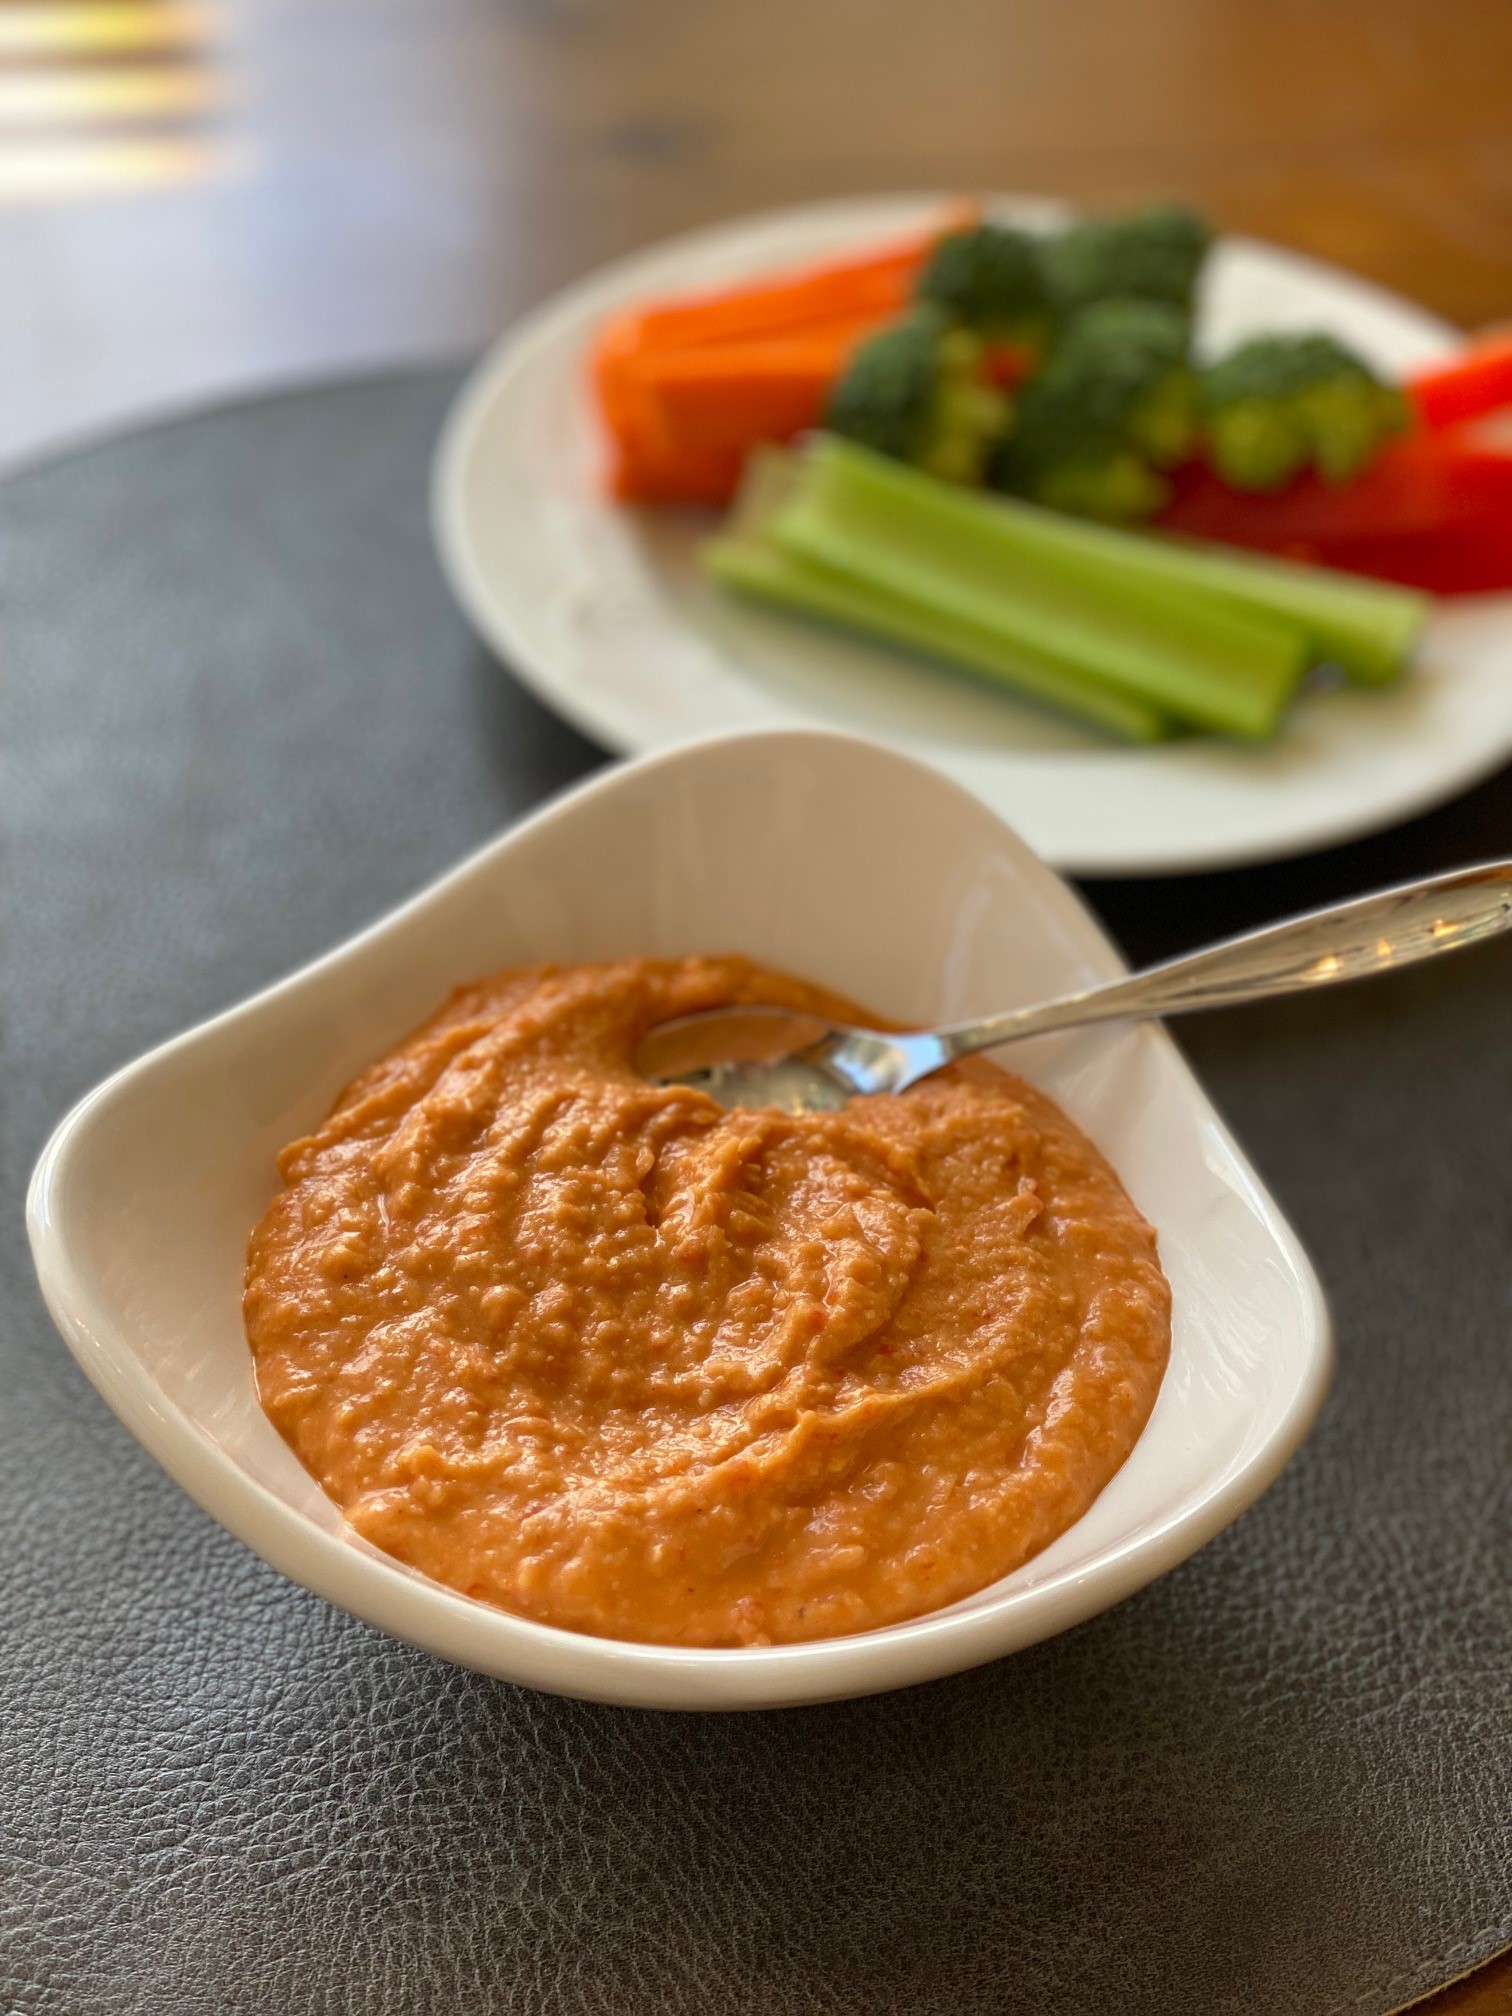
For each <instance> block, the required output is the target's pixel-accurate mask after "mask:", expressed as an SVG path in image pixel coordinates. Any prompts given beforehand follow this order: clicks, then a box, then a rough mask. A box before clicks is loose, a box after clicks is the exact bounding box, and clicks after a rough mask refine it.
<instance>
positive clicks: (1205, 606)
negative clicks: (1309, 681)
mask: <svg viewBox="0 0 1512 2016" xmlns="http://www.w3.org/2000/svg"><path fill="white" fill-rule="evenodd" d="M963 507H964V508H963ZM1078 529H1080V528H1078ZM1011 531H1012V527H1011V523H1010V525H1009V529H1008V533H1007V535H1005V533H1004V530H1003V527H1002V525H1001V524H1000V522H999V508H998V506H997V504H996V502H995V500H983V499H980V498H977V499H973V498H970V497H968V496H966V495H964V494H963V493H960V492H957V491H956V490H954V489H953V488H951V487H950V486H949V485H946V484H943V483H937V482H936V481H935V480H934V479H933V478H931V477H926V476H921V475H919V474H918V473H917V472H915V471H912V470H908V469H904V468H903V467H901V465H899V464H896V463H892V462H889V461H887V460H886V459H885V458H884V457H882V456H878V455H873V454H871V453H870V452H869V451H867V450H865V449H860V448H856V447H854V446H853V445H852V444H851V443H848V442H839V441H833V440H828V439H825V440H820V441H819V442H817V443H816V444H815V445H814V447H813V448H812V449H811V450H810V452H809V453H808V455H807V456H806V457H805V458H804V460H803V461H802V463H801V464H800V465H799V467H798V471H797V475H796V480H795V481H794V483H793V486H792V493H791V496H790V497H789V499H788V501H786V502H785V503H782V504H780V505H779V506H778V507H777V508H776V509H775V510H773V511H772V512H771V513H770V516H769V518H768V521H767V525H766V532H767V536H768V537H769V538H770V539H771V540H772V541H773V542H775V543H776V544H777V545H780V546H782V547H783V548H784V549H785V550H786V551H789V552H792V553H796V554H797V555H798V556H799V557H800V558H803V559H806V560H810V561H813V562H815V563H817V564H819V565H821V566H824V567H827V568H829V569H831V570H833V571H835V572H838V573H840V574H842V575H844V576H846V577H847V578H848V579H850V580H852V581H855V582H860V583H864V584H866V585H867V586H869V587H873V588H880V589H882V590H883V591H885V592H888V593H891V594H894V595H902V596H904V597H905V598H906V599H907V600H908V601H910V602H913V603H915V604H918V605H922V606H924V607H927V608H930V609H933V610H935V611H936V612H937V613H939V614H941V615H944V616H946V617H948V618H950V619H952V620H955V621H959V622H964V623H968V624H970V625H971V626H973V627H974V628H976V629H980V630H982V631H985V632H986V633H987V634H988V635H990V636H993V637H995V638H997V639H998V640H999V641H1000V642H1002V643H1004V644H1006V645H1009V646H1010V647H1012V648H1015V649H1020V650H1023V649H1028V650H1032V651H1034V652H1035V653H1037V654H1039V655H1041V656H1046V657H1050V658H1052V659H1055V660H1057V661H1059V662H1062V663H1066V662H1069V663H1072V664H1075V665H1077V666H1079V667H1080V668H1081V670H1082V671H1083V672H1084V673H1087V674H1090V675H1091V676H1093V677H1095V678H1098V679H1100V680H1101V681H1103V682H1104V683H1105V684H1107V685H1110V686H1113V687H1115V688H1117V690H1119V691H1120V692H1122V693H1124V694H1126V695H1127V696H1129V697H1130V698H1133V699H1136V700H1141V701H1143V702H1145V703H1146V704H1147V705H1149V706H1152V707H1154V708H1156V709H1157V710H1158V711H1161V712H1164V713H1168V714H1171V715H1174V716H1175V717H1176V718H1177V719H1179V720H1182V721H1186V722H1189V723H1191V724H1192V725H1194V726H1197V727H1202V728H1211V729H1217V730H1219V731H1221V732H1223V733H1226V734H1230V735H1240V736H1244V737H1247V738H1250V739H1258V738H1260V737H1264V736H1267V735H1269V734H1271V733H1272V732H1273V731H1274V729H1275V727H1276V725H1277V723H1278V721H1279V719H1280V715H1281V712H1282V709H1283V708H1284V707H1285V705H1286V702H1287V700H1288V699H1289V698H1290V697H1291V695H1292V693H1293V692H1294V691H1295V689H1296V686H1297V684H1298V682H1299V680H1300V679H1301V677H1302V674H1303V672H1304V671H1305V670H1306V666H1307V647H1306V642H1305V640H1304V638H1303V637H1302V634H1301V632H1300V631H1298V630H1297V629H1296V628H1295V627H1294V626H1292V625H1289V624H1286V623H1282V622H1278V621H1276V620H1274V619H1267V618H1260V617H1256V616H1253V615H1251V614H1250V613H1248V612H1245V611H1239V610H1236V609H1230V608H1225V607H1222V606H1220V605H1219V604H1218V603H1217V602H1216V600H1214V599H1213V598H1211V597H1202V596H1192V595H1189V594H1180V593H1173V592H1172V591H1171V589H1170V588H1169V587H1168V586H1166V585H1165V584H1163V583H1157V584H1155V586H1154V587H1153V588H1150V589H1147V588H1144V587H1143V586H1141V585H1140V584H1139V583H1138V582H1136V581H1134V580H1131V579H1128V578H1126V577H1125V576H1124V575H1120V574H1116V573H1115V575H1114V578H1113V579H1112V580H1111V581H1107V582H1105V581H1104V579H1103V578H1102V575H1101V574H1100V573H1099V571H1098V569H1097V567H1096V565H1095V564H1094V563H1092V562H1089V561H1088V560H1087V559H1086V558H1085V557H1080V556H1076V555H1075V554H1072V555H1069V556H1068V555H1065V554H1051V553H1039V552H1031V553H1028V554H1024V553H1020V552H1018V551H1016V550H1015V548H1014V545H1013V541H1012V537H1011Z"/></svg>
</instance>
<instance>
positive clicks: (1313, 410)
mask: <svg viewBox="0 0 1512 2016" xmlns="http://www.w3.org/2000/svg"><path fill="white" fill-rule="evenodd" d="M1201 392H1202V417H1203V424H1204V427H1205V429H1206V433H1207V444H1208V454H1209V456H1210V458H1211V460H1212V464H1213V467H1214V468H1215V469H1216V470H1217V472H1218V474H1219V475H1220V476H1221V477H1222V478H1223V480H1224V482H1225V483H1231V484H1232V485H1233V486H1234V488H1235V489H1236V490H1279V489H1280V488H1281V486H1282V485H1283V484H1284V483H1287V482H1289V481H1290V479H1291V478H1292V477H1293V476H1295V475H1297V474H1298V473H1299V472H1300V471H1302V470H1303V469H1315V470H1316V471H1317V472H1318V474H1319V475H1320V476H1322V477H1323V478H1324V479H1325V480H1326V481H1328V482H1330V483H1342V482H1346V481H1347V480H1348V478H1349V477H1351V476H1353V475H1354V474H1355V473H1356V471H1358V470H1360V469H1363V468H1364V466H1365V464H1366V463H1367V462H1369V461H1370V460H1371V458H1372V456H1373V455H1374V454H1375V452H1376V450H1377V449H1378V448H1379V447H1380V446H1381V444H1382V442H1383V441H1386V440H1389V439H1390V437H1391V436H1392V435H1393V434H1400V433H1401V432H1402V431H1403V430H1404V429H1405V428H1406V426H1407V425H1408V421H1409V411H1408V405H1407V401H1406V399H1405V397H1404V396H1403V394H1402V393H1401V392H1400V391H1399V390H1398V389H1397V387H1396V386H1395V385H1388V384H1386V383H1384V382H1383V381H1382V380H1381V379H1380V378H1378V377H1377V376H1376V374H1375V373H1374V372H1373V371H1372V370H1371V369H1370V367H1369V365H1368V364H1366V363H1365V362H1364V361H1363V360H1362V359H1361V358H1359V357H1357V356H1356V355H1355V354H1354V352H1353V351H1352V350H1347V349H1346V348H1345V347H1344V345H1343V344H1342V343H1336V342H1335V341H1334V339H1333V337H1331V336H1257V337H1255V338H1254V339H1253V340H1252V341H1251V342H1248V343H1241V344H1240V346H1239V348H1238V349H1237V350H1234V351H1231V352H1230V353H1229V355H1228V356H1227V357H1224V358H1221V359H1220V360H1219V361H1218V362H1217V363H1216V364H1210V365H1209V366H1208V368H1207V369H1206V370H1205V371H1204V372H1203V373H1202V385H1201Z"/></svg>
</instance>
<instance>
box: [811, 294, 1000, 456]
mask: <svg viewBox="0 0 1512 2016" xmlns="http://www.w3.org/2000/svg"><path fill="white" fill-rule="evenodd" d="M984 359H985V349H984V346H983V343H982V340H981V338H980V337H979V336H976V335H974V334H973V332H972V331H971V330H969V329H961V328H959V327H957V326H956V325H955V324H953V323H952V322H951V321H950V319H949V318H948V317H947V316H946V315H944V314H943V313H942V312H941V310H940V309H938V308H936V307H934V306H933V305H932V304H928V303H926V304H924V305H923V306H920V307H918V308H915V309H914V310H913V311H912V312H911V313H910V314H908V315H907V316H905V317H904V319H903V320H902V321H901V322H895V323H893V324H892V326H891V327H890V328H887V329H884V330H883V331H882V332H881V334H880V335H877V336H873V337H872V338H871V340H870V341H869V342H866V343H863V344H862V345H861V347H860V349H858V350H857V351H856V353H855V355H854V356H853V357H852V358H851V360H850V363H849V364H848V365H847V367H846V369H845V372H844V374H843V375H842V377H841V379H840V381H839V383H838V384H837V385H836V386H835V389H834V391H833V392H832V393H831V394H830V401H829V409H828V411H827V413H826V415H825V423H824V424H825V425H826V426H827V427H828V428H829V429H830V430H831V431H832V432H833V433H835V434H844V435H846V436H847V437H848V438H849V439H850V440H852V441H859V442H861V443H862V444H863V446H865V447H867V448H874V449H876V451H877V452H878V453H879V454H881V455H891V456H892V457H893V458H894V459H895V460H897V461H899V462H909V463H912V465H913V466H914V468H916V469H923V470H925V471H927V472H928V474H930V475H931V476H939V477H942V478H944V479H945V481H947V482H951V483H975V482H978V481H980V479H981V475H982V471H983V469H984V467H985V466H986V461H987V456H988V453H989V452H990V450H991V448H992V445H993V443H994V442H995V441H996V440H997V439H998V437H999V436H1000V435H1001V433H1002V431H1003V428H1004V426H1005V424H1006V422H1007V415H1008V402H1007V400H1006V399H1005V398H1004V397H1003V395H1002V393H1001V392H998V391H996V390H994V388H993V387H992V386H991V385H990V384H989V383H988V382H987V379H986V376H985V373H984Z"/></svg>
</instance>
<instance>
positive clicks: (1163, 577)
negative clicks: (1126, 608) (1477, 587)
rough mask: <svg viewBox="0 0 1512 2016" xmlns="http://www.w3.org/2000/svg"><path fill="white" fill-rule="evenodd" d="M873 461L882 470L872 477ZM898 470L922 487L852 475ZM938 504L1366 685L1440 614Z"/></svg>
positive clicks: (1304, 579)
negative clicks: (1299, 642) (1239, 620)
mask: <svg viewBox="0 0 1512 2016" xmlns="http://www.w3.org/2000/svg"><path fill="white" fill-rule="evenodd" d="M816 454H818V455H821V456H823V457H825V458H829V459H835V458H838V459H839V460H840V461H842V462H843V463H845V464H846V465H848V466H851V465H854V463H855V458H856V457H857V456H858V455H861V454H864V451H859V450H856V449H854V448H853V447H851V446H850V445H849V444H848V443H844V442H839V441H834V442H831V441H825V442H824V443H823V444H821V445H820V447H819V448H818V449H816ZM872 463H876V464H877V465H878V466H877V467H876V468H875V469H873V468H871V467H870V465H871V464H872ZM895 471H896V472H897V473H898V474H899V475H900V476H901V477H902V478H903V480H904V482H905V484H907V483H909V482H911V481H912V482H916V481H917V480H918V479H917V478H915V477H913V474H912V472H911V471H908V470H905V469H900V468H899V465H898V464H896V463H887V462H884V461H882V460H881V458H880V457H874V456H868V457H866V458H865V464H864V465H860V466H852V474H853V475H858V476H864V475H870V476H871V477H873V478H874V479H877V480H880V481H883V482H885V481H886V480H887V479H888V478H889V477H890V476H891V475H892V474H893V472H895ZM940 503H941V507H942V510H943V511H945V512H946V513H953V512H955V511H956V510H957V509H958V508H963V509H964V515H965V516H966V517H967V518H968V519H970V520H971V521H972V522H976V521H977V520H978V519H980V517H981V516H982V514H984V513H988V514H991V517H992V520H993V522H994V524H995V525H996V528H997V532H998V536H999V537H1000V538H1001V540H1002V542H1003V544H1004V545H1005V547H1011V549H1012V550H1013V552H1015V553H1016V554H1019V555H1021V556H1023V557H1024V558H1030V557H1033V556H1035V555H1039V556H1042V557H1048V556H1051V555H1058V556H1060V557H1061V558H1062V559H1063V560H1065V561H1067V562H1069V563H1070V564H1073V565H1080V566H1084V567H1085V570H1086V578H1087V580H1088V583H1089V585H1090V584H1091V583H1092V581H1093V580H1094V578H1095V580H1096V581H1098V582H1111V581H1113V580H1126V581H1130V582H1134V581H1139V582H1143V583H1144V584H1145V585H1146V586H1147V587H1149V588H1151V589H1154V588H1158V587H1169V588H1170V589H1172V590H1177V591H1179V590H1186V589H1190V590H1192V591H1193V592H1194V593H1200V594H1204V595H1207V596H1210V597H1211V598H1212V599H1213V600H1214V601H1215V602H1217V603H1219V604H1221V605H1223V606H1226V607H1229V608H1238V609H1247V610H1249V611H1251V612H1253V613H1255V614H1257V615H1269V616H1272V617H1278V618H1280V619H1281V620H1282V621H1285V622H1290V623H1293V624H1295V625H1296V627H1297V628H1298V629H1299V630H1301V631H1302V632H1303V633H1304V635H1305V636H1306V638H1307V641H1308V644H1309V646H1310V650H1311V655H1312V656H1313V657H1315V658H1326V659H1327V660H1329V662H1330V663H1332V664H1336V665H1339V666H1340V667H1342V669H1343V670H1344V671H1346V672H1348V673H1349V674H1350V676H1351V677H1352V678H1355V679H1358V680H1359V681H1360V682H1361V683H1362V684H1366V685H1383V684H1385V683H1386V682H1387V681H1388V680H1391V679H1393V678H1395V677H1396V675H1397V674H1398V673H1399V672H1400V671H1401V669H1402V667H1403V666H1404V665H1405V664H1406V662H1407V660H1408V658H1409V657H1410V656H1411V654H1412V649H1413V646H1414V645H1415V644H1416V642H1417V640H1418V638H1419V636H1420V635H1421V633H1422V629H1423V625H1424V624H1425V622H1426V621H1427V619H1428V616H1429V613H1430V611H1431V609H1432V606H1433V605H1432V602H1431V600H1430V598H1429V597H1428V596H1426V595H1420V594H1418V593H1417V592H1416V591H1415V590H1413V589H1410V588H1398V587H1394V586H1392V585H1391V584H1389V583H1386V582H1380V581H1368V580H1364V579H1362V578H1361V577H1360V576H1359V575H1356V574H1341V573H1339V572H1337V571H1336V570H1335V569H1332V568H1327V567H1311V566H1305V565H1303V564H1301V563H1300V562H1298V561H1294V560H1275V559H1270V558H1268V557H1264V556H1261V555H1259V554H1248V553H1241V552H1239V551H1237V550H1236V549H1235V548H1232V547H1226V546H1214V545H1208V544H1205V543H1203V542H1201V541H1198V540H1189V539H1171V538H1167V537H1162V536H1159V535H1151V534H1149V533H1143V532H1120V531H1116V530H1114V529H1113V528H1112V527H1110V526H1106V525H1092V524H1088V523H1086V522H1085V521H1083V520H1080V519H1074V518H1067V517H1064V516H1063V515H1061V514H1060V513H1058V512H1054V511H1045V510H1042V509H1041V508H1040V507H1039V506H1038V505H1035V504H1025V503H1022V502H1020V501H1019V500H1017V499H1013V498H1007V497H983V496H980V495H977V496H973V495H971V494H969V493H967V492H964V491H956V490H949V491H947V492H946V493H945V494H944V495H943V496H942V498H941V499H940Z"/></svg>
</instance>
